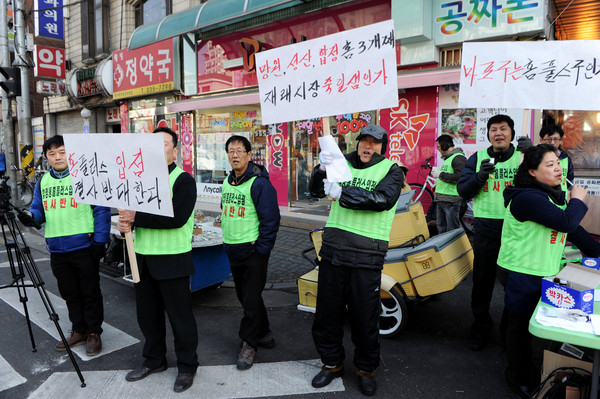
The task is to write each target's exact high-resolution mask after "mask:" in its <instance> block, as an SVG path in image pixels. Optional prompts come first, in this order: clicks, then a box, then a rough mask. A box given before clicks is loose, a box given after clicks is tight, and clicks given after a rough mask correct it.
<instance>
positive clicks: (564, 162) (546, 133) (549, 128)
mask: <svg viewBox="0 0 600 399" xmlns="http://www.w3.org/2000/svg"><path fill="white" fill-rule="evenodd" d="M564 135H565V132H564V131H563V130H562V128H561V127H560V126H558V125H546V126H543V127H542V129H541V130H540V139H542V140H541V141H542V143H544V144H552V145H553V146H554V148H556V149H557V150H558V160H559V161H560V166H561V167H562V170H563V177H562V181H561V183H560V187H561V188H562V189H563V191H567V189H570V188H571V184H572V182H573V179H574V178H575V171H574V170H573V161H571V158H569V155H567V153H566V152H565V151H564V150H563V149H562V148H561V145H562V140H563V136H564ZM565 177H566V179H565Z"/></svg>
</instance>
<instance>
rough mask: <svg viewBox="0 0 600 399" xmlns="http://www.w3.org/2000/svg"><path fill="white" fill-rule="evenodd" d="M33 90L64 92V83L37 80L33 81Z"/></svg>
mask: <svg viewBox="0 0 600 399" xmlns="http://www.w3.org/2000/svg"><path fill="white" fill-rule="evenodd" d="M35 92H36V93H39V94H49V95H56V94H59V95H61V94H65V84H64V83H63V82H50V81H45V80H38V81H37V82H35Z"/></svg>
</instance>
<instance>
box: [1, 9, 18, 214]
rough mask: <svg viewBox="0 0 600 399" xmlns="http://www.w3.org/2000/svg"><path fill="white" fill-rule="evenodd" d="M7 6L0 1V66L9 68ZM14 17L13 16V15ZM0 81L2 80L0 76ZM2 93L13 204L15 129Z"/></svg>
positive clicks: (14, 186) (9, 104)
mask: <svg viewBox="0 0 600 399" xmlns="http://www.w3.org/2000/svg"><path fill="white" fill-rule="evenodd" d="M7 10H8V6H7V0H0V65H1V66H3V67H9V66H10V51H9V49H8V24H7V22H8V11H7ZM13 15H14V14H13ZM0 78H1V79H4V78H3V77H2V76H0ZM0 92H2V137H1V138H0V140H2V144H3V146H4V149H5V151H6V152H5V155H6V172H5V173H6V175H7V176H9V177H10V180H9V181H8V185H9V186H10V188H11V192H12V198H11V201H12V202H13V203H15V202H14V201H15V198H16V197H17V179H16V173H15V170H14V169H13V168H12V166H13V164H14V162H13V161H14V159H15V127H14V124H13V117H12V106H11V103H12V101H11V99H10V98H9V97H8V93H6V92H5V91H4V90H3V89H0Z"/></svg>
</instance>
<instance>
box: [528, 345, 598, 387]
mask: <svg viewBox="0 0 600 399" xmlns="http://www.w3.org/2000/svg"><path fill="white" fill-rule="evenodd" d="M560 367H579V368H582V369H584V370H587V371H589V372H591V371H592V368H593V367H594V365H593V364H592V363H590V362H585V361H583V360H577V359H573V358H572V357H568V356H564V355H561V354H558V353H555V352H551V351H548V350H544V363H543V365H542V379H541V381H542V382H543V381H544V380H546V378H548V376H549V375H550V374H551V373H552V372H553V371H554V370H556V369H557V368H560ZM567 374H570V373H567ZM567 374H565V373H564V372H558V373H556V374H555V376H554V378H552V379H551V380H549V381H547V382H546V384H545V385H544V386H543V387H542V389H541V391H540V393H539V394H538V395H537V397H538V398H541V397H543V396H544V394H545V393H546V391H548V389H550V387H551V386H552V383H554V382H555V381H556V382H559V381H560V380H561V379H562V378H564V377H565V375H567ZM567 395H569V393H567ZM575 397H576V398H579V396H578V393H577V396H575ZM565 398H570V396H565Z"/></svg>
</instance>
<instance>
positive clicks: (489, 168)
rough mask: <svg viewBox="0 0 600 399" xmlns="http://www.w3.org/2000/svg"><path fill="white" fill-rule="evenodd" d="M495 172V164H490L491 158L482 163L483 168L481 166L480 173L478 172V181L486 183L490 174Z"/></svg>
mask: <svg viewBox="0 0 600 399" xmlns="http://www.w3.org/2000/svg"><path fill="white" fill-rule="evenodd" d="M493 171H494V164H493V163H491V162H490V160H489V158H488V159H484V160H483V161H481V166H479V172H477V179H479V181H480V182H485V181H486V180H487V179H488V178H489V177H490V173H492V172H493Z"/></svg>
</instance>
